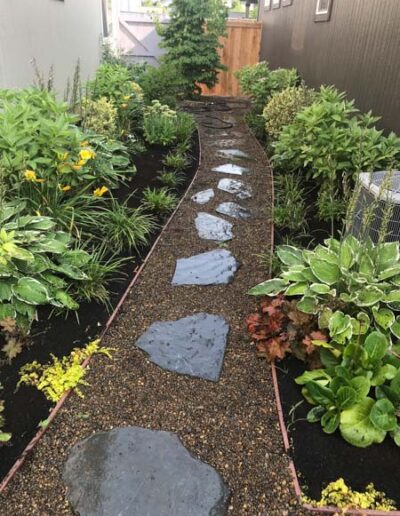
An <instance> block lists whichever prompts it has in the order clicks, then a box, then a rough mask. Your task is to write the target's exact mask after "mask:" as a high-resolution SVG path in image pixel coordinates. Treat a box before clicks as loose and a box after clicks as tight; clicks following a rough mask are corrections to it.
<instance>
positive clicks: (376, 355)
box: [364, 331, 389, 363]
mask: <svg viewBox="0 0 400 516" xmlns="http://www.w3.org/2000/svg"><path fill="white" fill-rule="evenodd" d="M364 349H365V351H366V352H367V353H368V359H369V360H370V361H371V362H375V363H376V362H379V361H380V360H382V358H383V357H384V356H385V355H386V353H387V351H388V349H389V342H388V339H387V338H386V337H385V335H383V333H380V332H378V331H373V332H372V333H370V334H369V335H368V337H367V338H366V339H365V342H364Z"/></svg>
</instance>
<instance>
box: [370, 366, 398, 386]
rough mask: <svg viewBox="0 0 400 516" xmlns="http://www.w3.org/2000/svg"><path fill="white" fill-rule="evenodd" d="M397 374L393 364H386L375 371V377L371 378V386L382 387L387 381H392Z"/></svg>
mask: <svg viewBox="0 0 400 516" xmlns="http://www.w3.org/2000/svg"><path fill="white" fill-rule="evenodd" d="M396 373H397V369H396V368H395V367H394V366H392V365H391V364H385V365H383V366H381V367H378V369H376V370H375V371H374V375H373V376H372V378H371V385H373V386H374V387H375V386H377V385H382V384H384V383H385V382H386V380H392V379H393V378H394V377H395V376H396Z"/></svg>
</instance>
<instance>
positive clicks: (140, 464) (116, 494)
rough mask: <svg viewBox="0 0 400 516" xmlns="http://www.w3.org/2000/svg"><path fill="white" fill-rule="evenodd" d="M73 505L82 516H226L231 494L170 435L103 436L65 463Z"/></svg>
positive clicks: (118, 432)
mask: <svg viewBox="0 0 400 516" xmlns="http://www.w3.org/2000/svg"><path fill="white" fill-rule="evenodd" d="M63 478H64V481H65V483H66V484H67V487H68V499H69V501H70V503H71V505H72V507H73V509H74V511H76V513H77V514H79V515H80V516H112V515H118V516H145V515H146V516H223V515H225V514H226V511H227V501H228V498H229V490H228V488H227V487H226V485H225V483H224V481H223V479H222V478H221V476H220V475H219V473H218V472H217V471H216V470H215V469H214V468H212V467H211V466H209V465H208V464H205V463H204V462H201V461H199V460H198V459H196V458H194V457H193V456H192V455H191V454H190V453H189V452H188V451H187V449H186V448H185V447H184V446H183V445H182V443H181V441H180V440H179V438H178V437H177V436H176V435H175V434H173V433H171V432H163V431H157V430H148V429H145V428H139V427H126V428H115V429H114V430H111V431H109V432H98V433H96V434H94V435H92V436H91V437H88V438H87V439H85V440H83V441H80V442H79V443H78V444H76V445H75V446H74V447H73V448H72V450H71V451H70V453H69V458H68V460H67V462H66V465H65V469H64V475H63Z"/></svg>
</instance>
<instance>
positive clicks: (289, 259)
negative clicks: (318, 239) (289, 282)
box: [276, 245, 304, 267]
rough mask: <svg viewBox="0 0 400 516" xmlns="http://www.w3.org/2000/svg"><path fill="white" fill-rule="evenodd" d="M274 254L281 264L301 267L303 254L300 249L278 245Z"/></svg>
mask: <svg viewBox="0 0 400 516" xmlns="http://www.w3.org/2000/svg"><path fill="white" fill-rule="evenodd" d="M276 254H277V255H278V258H279V259H280V261H281V262H282V263H284V264H285V265H288V266H289V267H290V266H292V265H303V264H304V260H303V253H302V251H301V250H300V249H297V248H296V247H293V246H291V245H280V246H278V247H277V248H276Z"/></svg>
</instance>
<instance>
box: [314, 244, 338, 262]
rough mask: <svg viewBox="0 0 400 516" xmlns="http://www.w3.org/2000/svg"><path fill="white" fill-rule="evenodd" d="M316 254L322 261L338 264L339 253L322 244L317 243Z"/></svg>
mask: <svg viewBox="0 0 400 516" xmlns="http://www.w3.org/2000/svg"><path fill="white" fill-rule="evenodd" d="M314 253H315V256H316V257H317V258H318V259H319V260H322V261H325V262H328V263H332V264H334V265H338V263H339V257H338V254H337V253H336V252H334V251H331V250H330V249H327V248H326V247H324V246H322V245H317V247H316V248H315V249H314Z"/></svg>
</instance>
